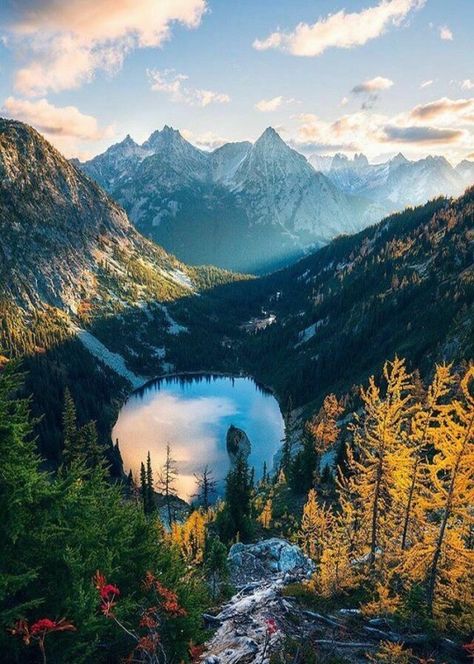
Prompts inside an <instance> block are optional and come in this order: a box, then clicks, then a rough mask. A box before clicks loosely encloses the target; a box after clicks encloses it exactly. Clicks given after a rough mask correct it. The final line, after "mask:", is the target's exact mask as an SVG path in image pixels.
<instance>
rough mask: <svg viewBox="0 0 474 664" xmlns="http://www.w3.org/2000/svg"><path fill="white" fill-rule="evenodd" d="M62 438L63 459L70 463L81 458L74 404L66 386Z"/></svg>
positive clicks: (67, 463)
mask: <svg viewBox="0 0 474 664" xmlns="http://www.w3.org/2000/svg"><path fill="white" fill-rule="evenodd" d="M63 438H64V446H63V461H64V463H65V464H66V465H70V464H71V463H72V462H73V461H75V460H79V459H81V458H82V450H81V449H80V446H79V442H80V441H79V437H78V427H77V414H76V406H75V404H74V400H73V398H72V396H71V392H70V390H69V388H68V387H66V389H65V391H64V407H63Z"/></svg>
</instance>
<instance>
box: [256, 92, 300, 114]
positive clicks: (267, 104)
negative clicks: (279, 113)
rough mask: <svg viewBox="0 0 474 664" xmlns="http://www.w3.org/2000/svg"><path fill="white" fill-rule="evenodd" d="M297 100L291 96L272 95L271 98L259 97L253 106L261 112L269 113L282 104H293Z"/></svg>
mask: <svg viewBox="0 0 474 664" xmlns="http://www.w3.org/2000/svg"><path fill="white" fill-rule="evenodd" d="M296 102H297V100H296V99H294V98H293V97H282V96H281V95H280V96H279V97H273V98H272V99H261V100H260V101H259V102H257V103H256V104H255V108H256V109H257V110H258V111H261V112H262V113H271V112H273V111H276V110H277V109H278V108H280V107H281V106H283V104H293V103H296Z"/></svg>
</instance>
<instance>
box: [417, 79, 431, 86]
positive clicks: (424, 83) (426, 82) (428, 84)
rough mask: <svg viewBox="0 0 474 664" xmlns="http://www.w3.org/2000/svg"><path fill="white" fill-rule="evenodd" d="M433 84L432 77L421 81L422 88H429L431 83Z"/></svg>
mask: <svg viewBox="0 0 474 664" xmlns="http://www.w3.org/2000/svg"><path fill="white" fill-rule="evenodd" d="M432 84H433V80H432V79H430V80H429V81H423V82H422V83H420V88H429V86H430V85H432Z"/></svg>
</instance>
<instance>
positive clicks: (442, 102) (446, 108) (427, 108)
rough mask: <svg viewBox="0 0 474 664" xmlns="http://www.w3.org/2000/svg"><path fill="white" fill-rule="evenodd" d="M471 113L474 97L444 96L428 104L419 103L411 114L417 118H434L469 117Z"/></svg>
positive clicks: (473, 107) (424, 119) (473, 110)
mask: <svg viewBox="0 0 474 664" xmlns="http://www.w3.org/2000/svg"><path fill="white" fill-rule="evenodd" d="M469 113H474V98H472V99H449V98H448V97H442V98H441V99H436V100H435V101H431V102H429V103H428V104H419V105H418V106H415V108H414V109H413V110H412V111H411V113H410V116H411V117H412V118H414V119H415V120H423V121H426V120H434V119H436V118H442V117H444V118H446V117H448V118H449V119H454V118H458V119H461V120H462V119H463V118H464V119H467V120H469V115H468V114H469Z"/></svg>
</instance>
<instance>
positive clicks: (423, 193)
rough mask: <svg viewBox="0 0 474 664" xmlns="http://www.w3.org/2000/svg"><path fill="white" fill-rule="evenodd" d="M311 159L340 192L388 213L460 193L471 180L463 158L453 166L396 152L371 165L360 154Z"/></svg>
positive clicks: (473, 171)
mask: <svg viewBox="0 0 474 664" xmlns="http://www.w3.org/2000/svg"><path fill="white" fill-rule="evenodd" d="M310 162H311V164H312V165H313V166H314V168H316V169H318V168H322V170H323V172H324V173H325V175H326V176H327V177H328V178H329V179H330V180H331V182H332V183H333V184H334V185H336V186H337V187H338V188H339V189H340V190H341V191H344V192H345V193H348V194H354V195H358V196H362V197H364V198H367V199H369V200H371V201H373V202H376V203H378V204H380V205H383V206H385V209H386V211H387V212H395V211H399V210H402V209H403V208H405V207H407V206H409V205H412V206H413V205H420V204H422V203H424V202H425V201H427V200H429V199H430V198H435V197H436V196H440V195H444V196H459V195H460V194H461V193H462V192H463V191H464V189H465V188H466V187H467V186H470V185H471V184H473V183H474V168H473V165H472V162H468V161H467V160H465V161H463V162H461V164H459V165H458V166H457V167H456V168H453V167H452V166H451V164H450V163H449V162H448V161H447V160H446V159H445V158H444V157H437V156H428V157H426V158H424V159H419V160H417V161H409V160H408V159H406V157H405V156H404V155H403V154H401V153H399V154H397V155H396V156H395V157H393V158H392V159H390V160H388V161H386V162H383V163H380V164H370V163H369V161H368V159H367V157H366V156H365V155H363V154H356V155H354V158H353V159H349V158H348V157H347V156H346V155H344V154H340V153H338V154H336V155H334V157H332V158H331V157H321V156H319V155H312V156H311V157H310Z"/></svg>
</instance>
